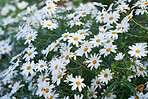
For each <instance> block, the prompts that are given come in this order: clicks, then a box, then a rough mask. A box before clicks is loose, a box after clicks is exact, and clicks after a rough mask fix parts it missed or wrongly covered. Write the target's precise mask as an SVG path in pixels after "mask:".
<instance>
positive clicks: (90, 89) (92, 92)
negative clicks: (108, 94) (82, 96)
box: [87, 86, 98, 99]
mask: <svg viewBox="0 0 148 99" xmlns="http://www.w3.org/2000/svg"><path fill="white" fill-rule="evenodd" d="M87 88H88V96H89V99H91V98H97V95H96V94H97V93H98V92H95V90H96V87H94V86H91V87H87Z"/></svg>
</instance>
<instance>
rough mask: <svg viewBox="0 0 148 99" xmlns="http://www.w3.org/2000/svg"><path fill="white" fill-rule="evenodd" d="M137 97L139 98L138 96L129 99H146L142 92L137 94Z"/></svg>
mask: <svg viewBox="0 0 148 99" xmlns="http://www.w3.org/2000/svg"><path fill="white" fill-rule="evenodd" d="M137 96H138V97H136V96H131V97H130V98H128V99H143V98H144V94H143V93H142V92H141V93H139V92H137Z"/></svg>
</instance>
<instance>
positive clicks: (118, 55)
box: [115, 52, 125, 60]
mask: <svg viewBox="0 0 148 99" xmlns="http://www.w3.org/2000/svg"><path fill="white" fill-rule="evenodd" d="M124 56H125V54H122V52H121V53H118V54H117V55H116V56H115V60H122V59H123V57H124Z"/></svg>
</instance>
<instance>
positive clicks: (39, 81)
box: [37, 72, 50, 87]
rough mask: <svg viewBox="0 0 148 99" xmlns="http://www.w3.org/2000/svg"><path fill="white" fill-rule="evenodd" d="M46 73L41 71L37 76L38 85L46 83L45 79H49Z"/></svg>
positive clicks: (42, 85)
mask: <svg viewBox="0 0 148 99" xmlns="http://www.w3.org/2000/svg"><path fill="white" fill-rule="evenodd" d="M48 75H49V74H48V73H47V72H46V73H45V74H44V75H43V74H42V73H41V75H39V78H38V79H37V82H38V86H39V87H44V86H45V84H46V81H47V80H50V79H49V78H47V76H48Z"/></svg>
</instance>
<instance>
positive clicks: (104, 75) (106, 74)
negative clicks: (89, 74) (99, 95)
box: [98, 69, 114, 84]
mask: <svg viewBox="0 0 148 99" xmlns="http://www.w3.org/2000/svg"><path fill="white" fill-rule="evenodd" d="M113 74H114V73H111V70H109V69H105V70H102V71H101V73H100V74H99V75H98V76H99V79H100V82H103V83H106V84H108V81H110V80H111V79H113V77H112V75H113Z"/></svg>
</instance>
